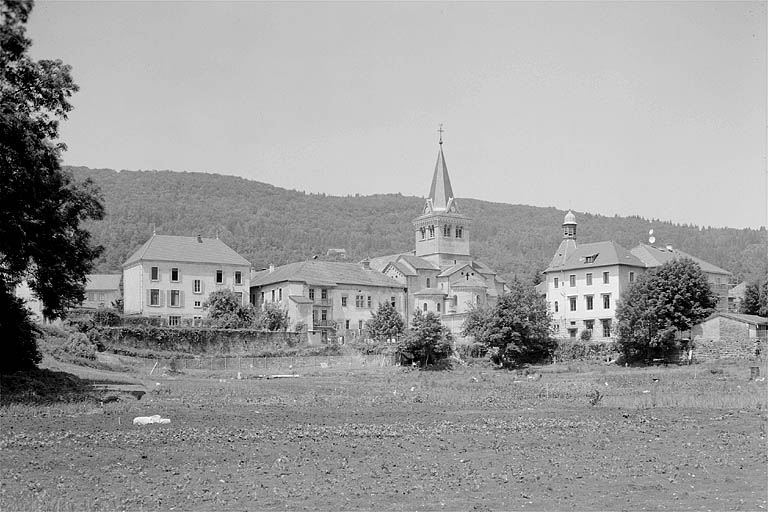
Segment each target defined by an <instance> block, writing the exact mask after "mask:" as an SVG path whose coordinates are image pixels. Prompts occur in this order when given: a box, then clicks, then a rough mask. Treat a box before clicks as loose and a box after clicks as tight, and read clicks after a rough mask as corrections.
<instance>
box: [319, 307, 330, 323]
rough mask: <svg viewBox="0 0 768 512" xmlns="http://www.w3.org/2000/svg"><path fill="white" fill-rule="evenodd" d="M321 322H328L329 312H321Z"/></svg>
mask: <svg viewBox="0 0 768 512" xmlns="http://www.w3.org/2000/svg"><path fill="white" fill-rule="evenodd" d="M320 320H322V321H323V322H325V321H326V320H328V310H327V309H322V310H320Z"/></svg>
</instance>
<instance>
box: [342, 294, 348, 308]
mask: <svg viewBox="0 0 768 512" xmlns="http://www.w3.org/2000/svg"><path fill="white" fill-rule="evenodd" d="M341 307H343V308H345V307H347V296H346V295H342V296H341Z"/></svg>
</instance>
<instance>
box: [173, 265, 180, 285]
mask: <svg viewBox="0 0 768 512" xmlns="http://www.w3.org/2000/svg"><path fill="white" fill-rule="evenodd" d="M171 281H172V282H174V283H178V282H179V269H178V268H172V269H171Z"/></svg>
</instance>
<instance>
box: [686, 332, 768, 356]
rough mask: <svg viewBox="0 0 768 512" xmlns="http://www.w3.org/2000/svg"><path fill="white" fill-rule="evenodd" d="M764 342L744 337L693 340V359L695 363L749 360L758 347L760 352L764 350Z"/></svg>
mask: <svg viewBox="0 0 768 512" xmlns="http://www.w3.org/2000/svg"><path fill="white" fill-rule="evenodd" d="M760 341H763V343H760ZM764 341H765V340H758V339H756V338H748V337H746V336H720V339H719V340H714V339H711V338H704V337H701V338H696V339H694V346H693V357H694V359H696V360H697V361H711V360H713V359H750V358H754V357H755V355H756V354H755V349H756V348H758V346H759V348H760V350H761V352H762V351H764V350H765V343H764ZM758 344H759V345H758Z"/></svg>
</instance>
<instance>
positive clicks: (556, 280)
mask: <svg viewBox="0 0 768 512" xmlns="http://www.w3.org/2000/svg"><path fill="white" fill-rule="evenodd" d="M559 285H560V280H559V279H558V278H555V288H557V287H558V286H559Z"/></svg>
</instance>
